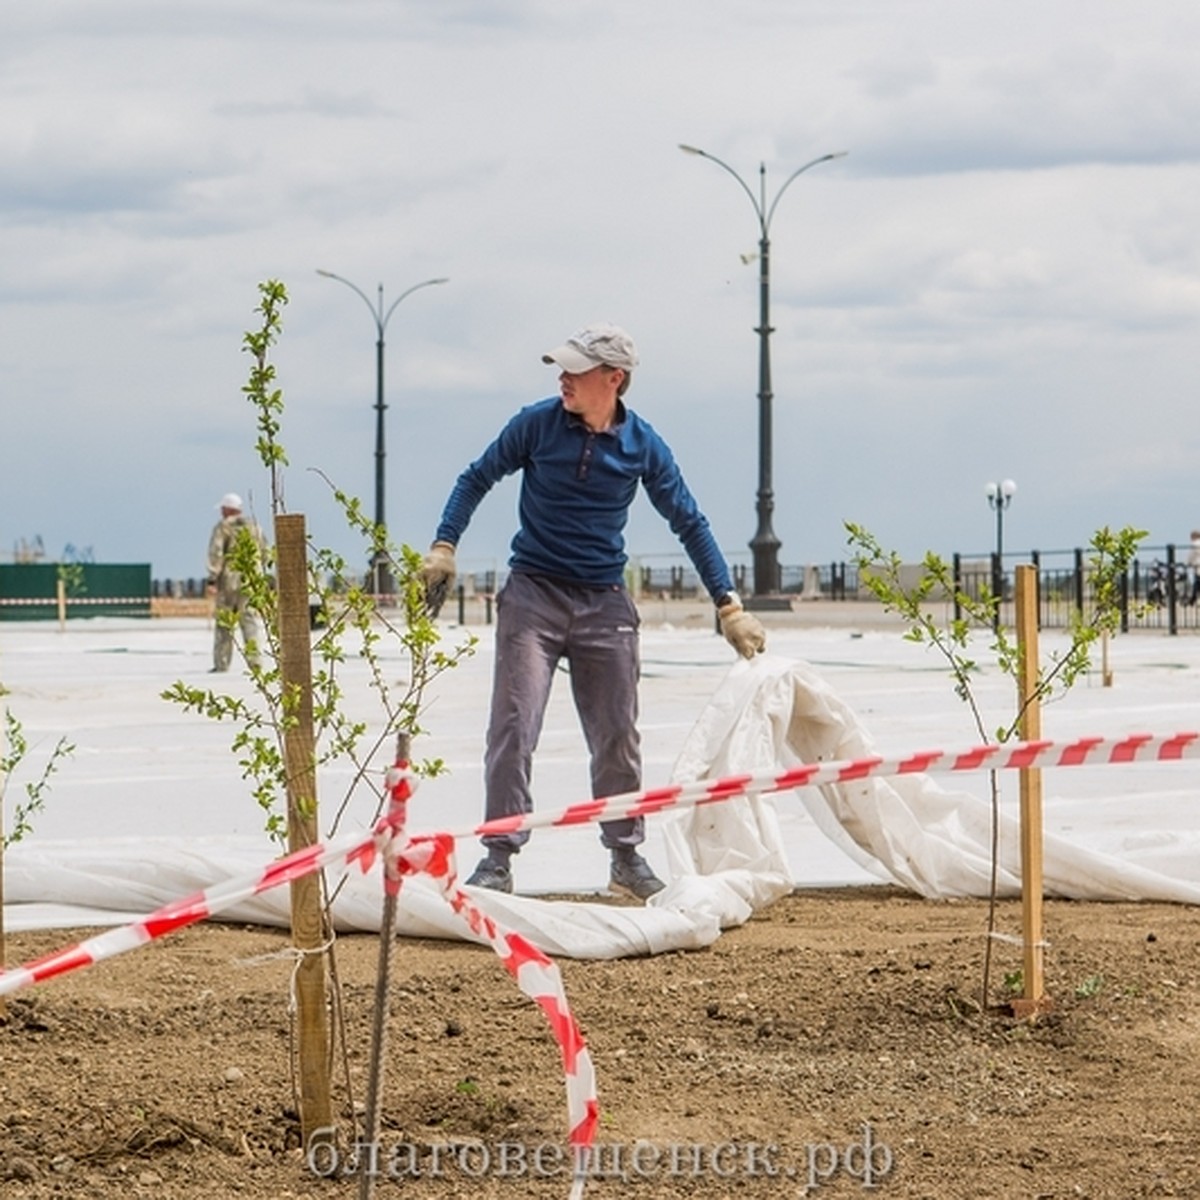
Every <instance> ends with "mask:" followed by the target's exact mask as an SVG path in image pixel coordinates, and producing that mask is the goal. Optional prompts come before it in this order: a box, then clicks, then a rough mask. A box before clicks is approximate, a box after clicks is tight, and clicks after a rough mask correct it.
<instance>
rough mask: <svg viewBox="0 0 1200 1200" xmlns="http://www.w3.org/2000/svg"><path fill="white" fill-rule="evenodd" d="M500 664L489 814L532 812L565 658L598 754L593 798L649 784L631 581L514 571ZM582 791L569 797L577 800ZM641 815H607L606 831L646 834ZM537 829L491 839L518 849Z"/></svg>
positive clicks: (622, 837)
mask: <svg viewBox="0 0 1200 1200" xmlns="http://www.w3.org/2000/svg"><path fill="white" fill-rule="evenodd" d="M496 605H497V618H496V663H495V674H494V679H493V684H492V712H491V719H490V721H489V724H488V732H487V750H486V753H485V755H484V786H485V788H486V793H487V804H486V817H487V819H488V820H489V821H491V820H495V819H497V818H500V817H510V816H515V815H517V814H519V813H527V812H531V811H532V809H533V795H532V793H531V791H530V786H529V785H530V776H531V771H532V764H533V752H534V749H535V748H536V746H537V743H538V736H539V735H540V733H541V730H542V719H543V717H544V716H545V713H546V703H547V701H548V700H549V699H550V688H551V685H552V684H553V682H554V673H555V670H556V668H557V666H558V663H559V661H560V660H565V661H566V663H567V665H568V666H569V668H570V673H571V694H572V696H573V697H574V700H575V710H576V712H578V714H579V720H580V723H581V724H582V726H583V736H584V739H585V741H586V743H587V748H588V753H589V754H590V756H591V779H592V795H593V797H601V796H614V795H618V794H619V793H621V792H632V791H637V790H639V789H640V788H641V786H642V751H641V736H640V735H639V733H638V730H637V717H638V701H637V685H638V675H639V669H640V668H639V654H638V613H637V608H636V607H635V606H634V603H633V601H632V599H630V596H629V593H628V592H627V591H626V590H625V589H624V588H623V587H617V586H614V587H611V588H604V589H600V588H586V587H578V586H574V585H571V584H563V583H557V582H554V581H552V580H549V579H543V578H541V577H540V576H535V575H522V574H519V573H517V572H513V573H512V574H511V575H510V576H509V578H508V581H507V582H506V583H505V585H504V587H503V588H502V589H501V591H500V594H499V596H498V597H497V598H496ZM572 799H575V797H565V798H564V802H566V803H569V802H570V801H571V800H572ZM644 825H645V822H644V821H643V819H642V818H641V817H637V818H627V819H625V820H620V821H606V822H603V823H601V825H600V840H601V842H603V843H604V845H605V846H607V847H609V848H610V849H613V848H615V847H618V846H636V845H638V844H640V843H641V841H642V839H643V838H644V837H645V829H644ZM528 840H529V833H528V831H521V832H517V833H506V834H496V835H487V836H485V837H484V838H483V844H484V845H485V846H487V847H488V849H489V850H490V849H492V848H495V849H496V850H497V851H500V852H501V853H508V854H511V853H515V852H516V851H518V850H519V849H520V848H521V846H523V845H524V844H525V842H527V841H528Z"/></svg>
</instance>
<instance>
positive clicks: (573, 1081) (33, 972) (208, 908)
mask: <svg viewBox="0 0 1200 1200" xmlns="http://www.w3.org/2000/svg"><path fill="white" fill-rule="evenodd" d="M386 784H387V789H388V793H389V796H390V798H391V801H390V805H389V808H388V812H387V815H386V816H384V817H381V818H380V819H379V820H378V821H377V822H376V823H375V825H374V827H373V828H372V829H371V831H370V832H369V833H368V834H366V835H363V834H361V833H360V834H356V835H354V836H352V837H345V838H341V839H338V840H337V841H334V842H329V843H327V844H325V845H315V846H310V847H307V848H305V849H303V850H298V851H295V852H293V853H292V854H289V855H287V856H286V857H284V858H281V859H278V860H277V861H275V862H273V863H271V864H270V865H268V866H267V867H265V868H264V869H263V870H262V871H261V872H260V873H259V874H258V875H256V876H253V877H245V878H242V879H235V880H229V881H228V882H225V883H221V884H216V885H215V886H213V887H211V888H205V889H204V890H203V891H199V892H194V893H192V895H190V896H186V897H184V898H183V899H181V900H175V901H172V902H171V903H169V904H166V905H164V906H163V907H162V908H159V909H157V910H156V911H155V912H153V913H151V914H150V915H149V916H147V917H144V918H142V919H141V920H139V921H135V922H133V923H132V924H129V925H125V926H123V927H121V928H119V929H113V930H109V931H106V932H105V933H102V934H99V935H97V936H96V937H93V938H88V939H86V940H85V941H82V942H79V943H77V944H76V945H74V946H69V947H66V948H65V949H63V950H59V951H56V952H55V953H53V954H49V955H46V956H45V957H44V958H40V959H37V960H35V961H34V962H31V963H27V964H25V965H24V966H20V967H15V968H13V969H12V970H9V971H2V972H0V996H4V995H7V994H9V993H11V992H16V991H19V990H21V989H22V988H24V987H28V986H29V985H31V984H34V983H41V982H43V981H44V980H47V979H53V978H54V977H55V976H56V975H62V974H65V973H66V972H68V971H73V970H76V969H77V968H80V967H86V966H90V965H91V964H93V963H98V962H101V961H103V960H104V959H106V958H113V957H114V956H116V955H117V954H121V953H124V952H125V951H126V950H134V949H136V948H138V947H139V946H144V945H145V944H146V943H147V942H151V941H155V940H156V939H158V938H161V937H164V936H166V935H167V934H168V933H172V932H174V931H175V930H176V929H182V928H183V927H184V926H187V925H192V924H194V923H196V922H197V921H202V920H204V919H205V918H207V917H211V916H215V915H216V914H217V913H219V912H221V911H222V910H223V909H226V908H229V907H230V906H231V905H233V904H236V903H237V902H238V901H240V900H245V899H248V898H250V897H251V896H257V895H258V894H259V893H261V892H265V891H267V890H268V889H270V888H273V887H277V886H279V885H280V884H283V883H289V882H291V881H292V880H294V879H299V878H301V877H302V876H304V875H308V874H310V873H311V872H313V871H319V870H322V869H323V868H325V867H333V866H343V867H352V866H357V867H358V869H360V870H361V871H362V872H363V873H364V874H365V873H366V872H367V871H368V870H370V869H371V867H372V865H373V864H374V862H375V859H376V858H377V857H379V858H381V859H382V860H383V866H384V886H385V888H386V889H387V890H388V891H390V892H392V893H393V894H394V893H395V891H397V890H398V889H399V887H400V884H401V880H402V877H403V876H405V875H417V874H421V873H424V874H427V875H429V876H430V877H431V878H432V879H433V880H434V881H435V882H436V883H437V885H438V887H439V888H440V889H441V892H442V894H443V895H444V896H445V897H446V900H447V902H448V903H449V904H450V906H451V908H453V910H454V911H455V912H456V913H457V914H458V915H459V916H460V917H461V918H462V919H463V921H464V922H465V923H466V924H467V925H468V926H469V927H470V929H471V930H472V931H473V932H474V933H475V934H476V935H477V936H481V937H483V938H485V939H486V940H487V941H488V943H489V944H490V945H491V946H492V948H493V949H494V950H495V951H496V954H497V955H498V956H499V958H500V961H501V962H502V963H503V964H504V966H505V969H506V970H507V971H508V972H509V974H510V975H512V977H513V978H514V979H515V980H516V982H517V985H518V987H520V989H521V991H522V992H524V993H525V995H527V996H528V997H529V998H530V999H531V1000H533V1001H534V1002H535V1003H536V1004H537V1005H538V1007H539V1008H541V1010H542V1012H543V1013H544V1014H545V1016H546V1019H547V1020H548V1021H549V1023H550V1027H551V1030H552V1031H553V1034H554V1037H555V1039H556V1041H557V1042H558V1045H559V1049H560V1051H561V1054H562V1062H563V1070H564V1072H565V1074H566V1083H567V1117H568V1123H569V1128H568V1143H569V1144H570V1145H571V1146H572V1147H573V1148H574V1150H575V1153H576V1156H577V1160H578V1161H582V1160H581V1159H580V1157H579V1156H580V1155H581V1154H582V1152H584V1151H586V1149H587V1147H589V1146H590V1145H591V1144H592V1141H593V1139H594V1138H595V1134H596V1127H597V1124H598V1122H599V1117H600V1106H599V1102H598V1100H597V1098H596V1077H595V1071H594V1069H593V1066H592V1060H591V1055H590V1054H589V1053H588V1049H587V1046H586V1044H585V1043H584V1040H583V1035H582V1033H581V1032H580V1030H579V1026H578V1025H577V1024H576V1022H575V1018H574V1017H573V1016H572V1015H571V1009H570V1006H569V1004H568V1003H567V997H566V993H565V991H564V990H563V985H562V976H561V975H560V974H559V970H558V967H557V966H556V965H555V964H554V963H553V962H552V961H551V960H550V959H549V958H548V957H547V956H546V955H545V954H543V953H542V952H541V951H540V950H539V949H538V948H537V947H536V946H534V945H532V944H531V943H530V942H529V941H527V940H526V939H525V938H523V937H522V936H521V935H520V934H518V933H515V932H512V931H509V930H506V929H504V928H503V927H502V926H501V925H499V924H498V923H497V922H496V921H494V920H493V919H492V918H491V917H490V916H488V915H487V914H486V913H485V912H483V911H482V910H481V909H480V908H479V907H478V906H477V905H476V904H475V903H474V901H472V899H471V898H470V897H469V896H468V895H467V894H466V892H464V891H463V890H462V888H460V887H459V886H458V878H457V871H456V869H455V864H454V839H453V837H452V836H450V835H449V834H434V835H432V836H424V837H418V838H413V839H411V840H410V839H408V837H407V836H406V834H405V832H404V823H405V818H406V813H407V802H408V799H409V797H410V796H411V795H412V793H413V791H414V789H415V785H416V779H415V777H414V776H413V775H412V774H411V772H410V771H409V770H408V764H407V763H406V762H399V763H397V764H396V765H395V766H393V767H392V768H391V769H389V771H388V773H387V777H386ZM582 1186H583V1177H582V1175H579V1174H578V1173H577V1175H576V1178H575V1183H574V1187H573V1190H572V1195H573V1196H578V1195H581V1194H582Z"/></svg>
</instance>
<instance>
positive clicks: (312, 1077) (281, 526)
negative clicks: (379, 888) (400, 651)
mask: <svg viewBox="0 0 1200 1200" xmlns="http://www.w3.org/2000/svg"><path fill="white" fill-rule="evenodd" d="M275 549H276V558H277V563H276V567H277V577H278V580H279V643H280V660H281V661H280V673H281V675H282V683H283V687H284V690H285V692H286V693H288V694H294V695H296V696H297V697H298V701H297V706H296V711H295V717H296V720H295V722H294V723H292V724H291V725H290V726H289V727H288V728H287V729H285V730H284V735H283V741H284V745H283V749H284V763H285V766H286V769H287V801H288V821H287V825H288V849H289V851H296V850H302V849H304V848H305V847H307V846H312V845H315V844H316V842H317V840H318V834H317V770H316V747H315V738H314V735H313V702H312V646H311V642H310V633H309V614H308V558H307V547H306V536H305V530H304V517H303V515H302V514H279V515H277V516H276V517H275ZM290 886H291V907H292V944H293V945H294V946H295V947H296V949H297V950H299V951H300V952H301V954H302V955H303V957H302V959H301V961H300V964H299V966H298V967H297V968H296V976H295V991H296V1021H297V1027H298V1029H299V1060H300V1130H301V1136H302V1137H303V1148H304V1150H305V1152H306V1153H307V1152H308V1151H309V1149H310V1148H311V1146H312V1144H313V1140H314V1135H317V1136H316V1139H315V1140H317V1141H322V1140H324V1141H332V1140H333V1137H334V1126H333V1104H332V1100H331V1096H330V1086H329V1017H328V1009H327V1006H326V986H325V957H324V954H323V953H321V947H322V946H324V944H325V940H326V939H325V919H324V914H323V911H322V904H321V899H322V898H321V879H320V875H319V874H309V875H305V876H304V877H303V878H302V879H296V880H293V882H292V883H291V885H290Z"/></svg>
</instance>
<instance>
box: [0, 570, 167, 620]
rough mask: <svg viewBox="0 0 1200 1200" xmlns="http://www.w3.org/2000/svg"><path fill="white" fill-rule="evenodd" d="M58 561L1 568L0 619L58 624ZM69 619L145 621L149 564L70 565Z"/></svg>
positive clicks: (147, 605) (148, 600)
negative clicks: (107, 618) (112, 618)
mask: <svg viewBox="0 0 1200 1200" xmlns="http://www.w3.org/2000/svg"><path fill="white" fill-rule="evenodd" d="M59 569H60V568H59V564H58V563H45V562H39V563H2V564H0V621H56V620H58V577H59ZM66 581H67V597H66V600H67V617H68V618H74V617H148V616H149V615H150V564H149V563H78V564H76V563H71V564H69V566H68V569H67V571H66Z"/></svg>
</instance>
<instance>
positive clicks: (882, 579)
mask: <svg viewBox="0 0 1200 1200" xmlns="http://www.w3.org/2000/svg"><path fill="white" fill-rule="evenodd" d="M845 528H846V531H847V534H848V537H847V541H848V543H849V545H850V546H851V548H852V550H853V558H854V562H855V563H856V565H857V566H858V569H859V578H860V580H861V581H862V583H863V584H864V585H865V586H866V588H867V589H868V590H869V591H870V592H871V594H872V595H874V596H875V598H876V599H877V600H879V601H880V603H881V604H883V606H884V608H885V609H887V610H888V611H889V612H895V613H897V614H899V615H900V616H901V617H903V618H904V620H905V622H906V623H907V625H908V629H907V632H906V633H905V635H904V636H905V637H906V638H907V639H908V640H909V641H912V642H916V643H918V644H919V645H927V646H932V647H933V648H934V649H935V650H937V651H938V652H939V653H940V654H941V655H942V657H943V658H945V660H946V663H947V665H948V666H949V669H950V677H951V679H952V681H953V684H954V691H955V694H956V695H957V696H958V697H959V699H961V700H962V701H963V702H964V703H965V704H966V705H967V708H968V710H969V712H970V714H971V720H972V723H973V725H974V727H975V732H976V733H977V734H978V736H979V738H980V740H981V741H989V740H992V738H994V739H995V740H996V741H997V742H1007V741H1009V740H1011V739H1012V738H1013V737H1014V736H1015V734H1016V733H1017V731H1018V730H1019V729H1020V726H1021V721H1022V718H1023V716H1024V714H1025V711H1026V710H1027V708H1028V707H1029V705H1030V704H1034V703H1039V704H1040V703H1043V702H1046V701H1049V700H1051V699H1055V698H1059V697H1061V696H1063V695H1064V694H1065V693H1066V692H1067V691H1069V690H1070V688H1071V687H1072V686H1073V685H1074V684H1075V683H1076V682H1077V681H1078V679H1079V678H1080V677H1081V676H1082V675H1084V674H1085V673H1086V672H1087V671H1088V670H1089V668H1090V666H1091V654H1092V650H1093V649H1094V647H1095V644H1096V642H1097V641H1098V640H1099V639H1101V638H1107V637H1110V636H1112V635H1113V634H1115V633H1116V632H1117V631H1118V630H1119V629H1120V626H1121V597H1122V594H1123V588H1122V585H1123V581H1124V579H1125V578H1126V576H1127V574H1128V571H1129V569H1130V566H1131V564H1132V562H1133V560H1134V558H1135V556H1136V555H1137V550H1138V545H1139V543H1140V542H1141V541H1142V539H1143V538H1145V536H1146V533H1145V531H1144V530H1140V529H1134V528H1132V527H1129V526H1126V527H1125V528H1123V529H1121V530H1120V531H1118V532H1116V533H1114V532H1113V531H1112V530H1110V529H1109V528H1108V527H1107V526H1105V527H1104V528H1103V529H1100V530H1098V531H1097V532H1096V533H1095V534H1094V535H1093V537H1092V539H1091V542H1090V548H1091V555H1090V557H1089V560H1088V568H1089V579H1090V582H1091V595H1092V603H1091V607H1090V609H1088V610H1087V611H1084V612H1080V611H1073V612H1072V615H1071V624H1070V627H1069V641H1068V645H1067V648H1066V649H1065V650H1063V651H1061V652H1055V653H1053V654H1052V655H1051V656H1050V661H1049V662H1048V663H1047V664H1046V665H1045V666H1041V665H1039V668H1038V672H1037V683H1036V685H1035V687H1034V689H1033V690H1032V692H1031V693H1030V694H1029V695H1022V692H1021V688H1020V685H1019V680H1020V668H1021V657H1020V656H1021V647H1020V646H1019V645H1018V644H1017V643H1016V642H1015V641H1014V640H1013V638H1012V637H1010V635H1009V633H1008V631H1007V630H1006V629H1005V628H1004V626H1003V624H1002V623H1001V622H1000V621H999V620H998V619H997V617H998V615H999V611H1000V603H1001V599H1002V598H1001V597H1000V596H996V595H993V594H992V591H991V589H990V588H989V587H988V586H986V585H984V587H983V588H982V589H981V590H980V592H979V593H978V594H977V595H972V594H970V593H969V592H967V591H966V590H964V589H963V588H962V587H961V586H960V585H959V582H958V580H956V579H955V578H954V574H953V571H952V569H951V567H950V565H949V564H948V563H947V562H946V560H945V559H943V558H941V557H940V556H939V555H937V554H934V553H933V552H928V553H926V555H925V557H924V559H923V560H922V562H921V567H920V572H919V574H918V575H917V577H916V581H915V582H909V583H906V582H904V580H903V577H902V576H903V571H902V568H903V564H902V562H901V560H900V557H899V555H897V554H896V553H895V552H894V551H889V550H884V548H883V547H882V546H881V545H880V544H879V542H878V541H877V540H876V538H875V537H874V536H873V535H872V534H871V533H870V532H869V531H868V530H867V529H865V528H864V527H863V526H861V525H857V524H854V523H853V522H850V521H847V522H845ZM934 600H942V601H943V602H945V603H946V604H947V605H952V606H953V608H954V611H955V612H956V613H959V614H961V615H958V616H954V617H951V618H949V619H939V618H938V617H937V616H935V614H934V613H933V611H932V609H931V602H932V601H934ZM981 629H987V630H989V631H990V641H989V643H988V648H989V650H990V651H991V652H992V654H993V655H994V656H995V661H996V663H997V665H998V666H999V668H1000V670H1001V671H1002V672H1003V673H1004V674H1005V675H1008V676H1009V677H1010V678H1011V679H1012V680H1013V683H1014V685H1015V687H1016V704H1015V706H1014V711H1013V714H1012V715H1011V717H1009V718H1008V719H1006V720H1004V721H1003V722H1001V723H1000V724H999V725H997V726H994V727H993V728H992V730H991V733H990V734H989V730H988V725H987V722H986V720H985V718H984V715H983V712H982V710H981V708H980V705H979V701H978V697H977V696H976V694H975V690H974V687H973V681H974V679H975V677H976V675H977V673H978V671H979V664H978V662H977V661H976V659H975V657H974V655H975V651H974V646H973V642H974V640H975V636H976V634H977V633H978V632H979V631H980V630H981ZM989 779H990V791H991V883H990V889H989V909H988V939H987V949H986V951H985V954H984V967H983V985H982V1002H981V1008H982V1009H983V1010H985V1011H986V1008H987V995H988V980H989V974H990V968H991V950H992V941H993V937H992V935H993V933H994V931H995V919H996V878H997V865H998V858H999V826H1000V780H999V775H998V773H997V772H995V771H992V772H990V773H989Z"/></svg>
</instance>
